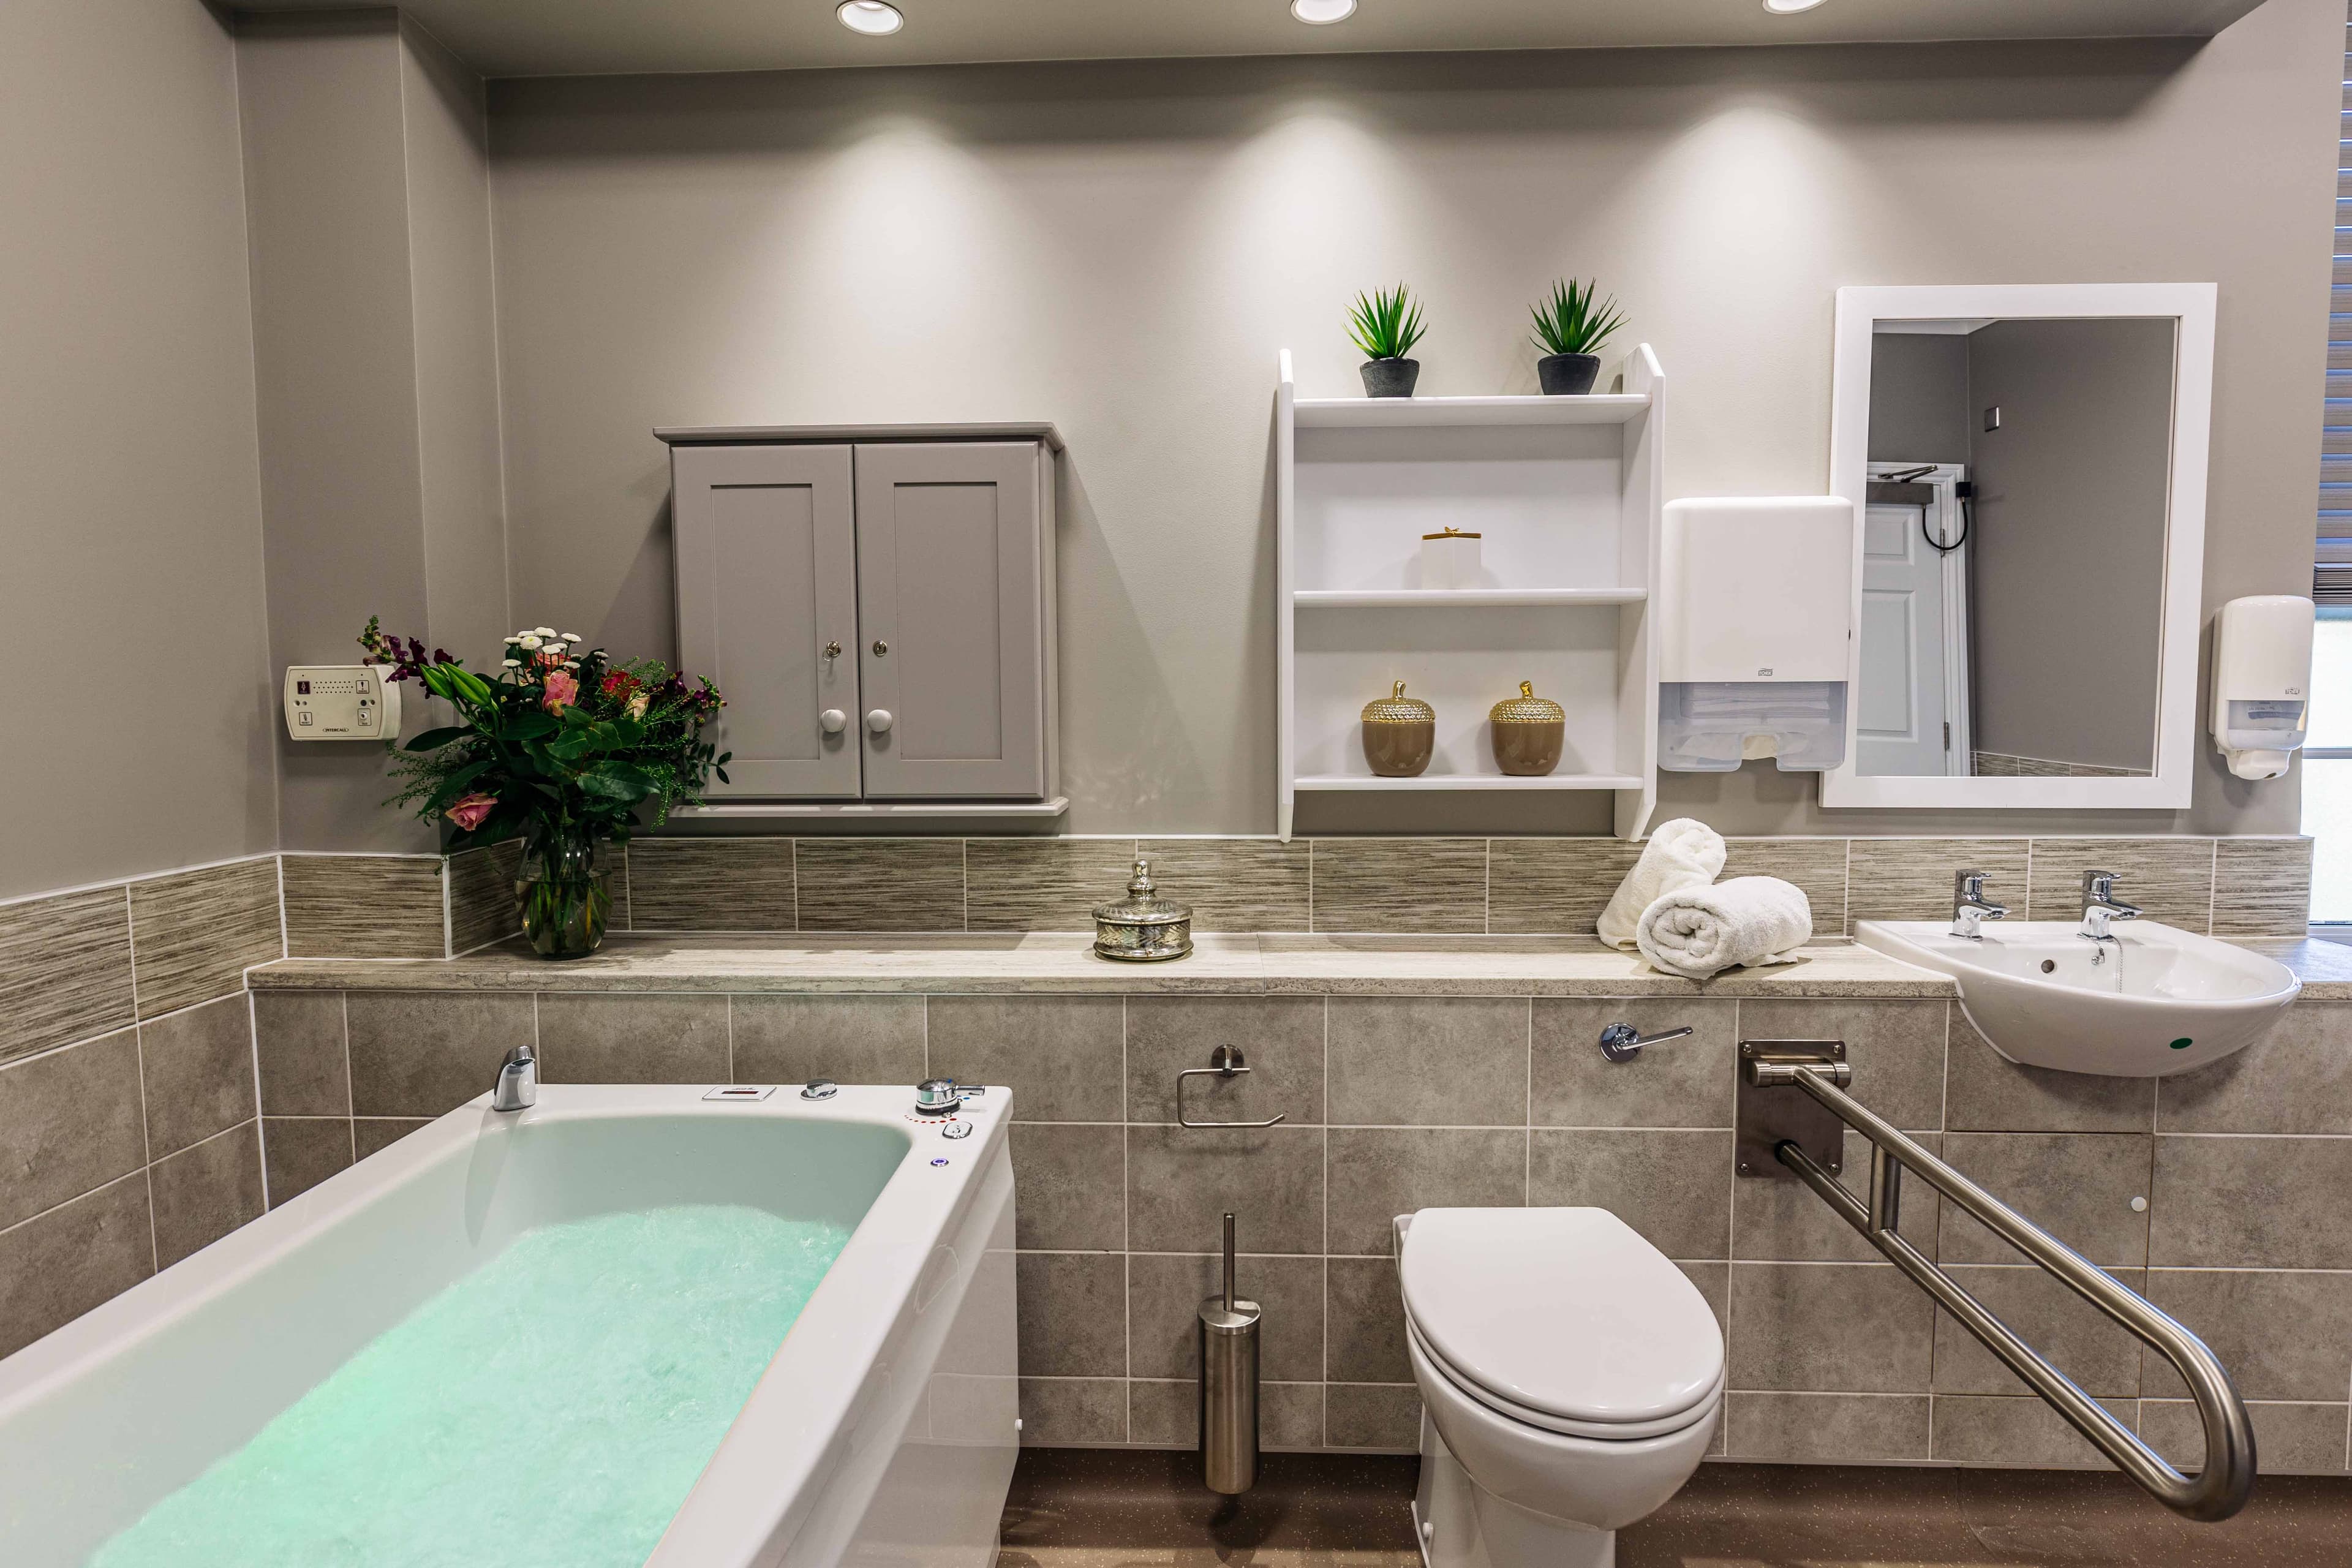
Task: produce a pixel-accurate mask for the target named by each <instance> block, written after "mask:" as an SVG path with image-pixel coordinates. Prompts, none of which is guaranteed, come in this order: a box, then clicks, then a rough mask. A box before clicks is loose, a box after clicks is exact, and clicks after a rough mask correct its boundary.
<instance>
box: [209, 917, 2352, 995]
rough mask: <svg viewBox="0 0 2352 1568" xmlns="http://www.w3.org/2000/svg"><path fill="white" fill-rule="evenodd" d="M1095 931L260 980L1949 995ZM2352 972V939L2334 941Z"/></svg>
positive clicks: (304, 971)
mask: <svg viewBox="0 0 2352 1568" xmlns="http://www.w3.org/2000/svg"><path fill="white" fill-rule="evenodd" d="M1091 949H1092V939H1091V937H1090V936H1089V935H1088V934H1085V933H1079V932H1073V931H1036V932H1030V933H1027V934H1024V935H1013V934H1008V935H1003V936H986V935H969V934H966V935H953V936H875V935H866V936H792V935H742V936H719V935H710V936H703V935H682V936H643V935H637V934H634V933H626V934H615V935H614V936H612V937H610V938H608V939H607V940H606V942H605V943H604V950H603V951H602V952H598V953H596V954H595V955H593V957H589V958H583V959H572V960H570V961H567V962H564V963H551V962H548V961H546V960H543V959H539V958H535V957H533V956H532V955H531V953H530V950H529V949H528V948H526V947H524V946H523V945H522V944H521V942H520V941H515V942H505V943H501V944H499V946H497V947H492V948H486V949H483V950H481V951H479V952H472V953H468V954H467V955H465V956H464V957H461V958H455V959H329V958H295V959H281V960H279V961H278V962H277V963H267V964H263V965H261V966H260V967H258V968H256V969H253V970H250V971H248V972H247V973H248V977H249V979H250V981H251V983H252V984H253V986H254V988H255V989H257V990H265V991H300V990H321V991H549V992H555V991H636V992H648V991H667V992H678V991H698V992H711V991H727V992H756V991H783V992H825V991H830V992H913V993H921V992H960V993H972V992H1045V993H1071V992H1080V993H1083V992H1096V993H1129V994H1137V993H1145V992H1156V993H1162V994H1169V993H1174V994H1181V993H1186V992H1192V993H1202V994H1307V995H1324V994H1381V993H1388V994H1399V995H1414V996H1432V995H1439V996H1528V995H1535V996H1787V997H1840V996H1880V997H1947V996H1951V995H1954V994H1956V993H1955V991H1954V989H1953V987H1952V984H1951V982H1950V981H1948V980H1947V979H1945V978H1944V977H1943V976H1942V975H1940V974H1934V973H1929V972H1927V970H1924V969H1915V968H1913V967H1912V966H1911V965H1909V964H1906V963H1899V962H1897V961H1896V960H1894V959H1891V958H1887V957H1885V956H1884V955H1882V954H1880V953H1876V952H1872V951H1870V950H1869V949H1868V948H1864V947H1858V946H1856V945H1854V944H1853V943H1852V942H1842V941H1826V942H1817V943H1814V944H1812V945H1810V946H1807V947H1806V948H1804V949H1803V950H1802V956H1801V958H1800V960H1799V961H1798V962H1797V963H1785V964H1774V965H1770V966H1769V967H1765V968H1760V969H1735V970H1731V971H1729V972H1727V973H1723V974H1719V975H1717V976H1716V977H1715V978H1714V979H1713V980H1709V981H1706V982H1704V983H1700V982H1694V981H1689V980H1682V979H1677V978H1676V977H1675V976H1673V975H1670V974H1662V973H1658V972H1657V971H1655V970H1654V969H1652V968H1651V967H1650V966H1649V965H1648V964H1647V963H1643V960H1642V959H1641V958H1640V956H1639V955H1637V954H1634V953H1627V952H1615V951H1612V949H1609V948H1606V947H1603V946H1602V945H1601V943H1600V942H1598V941H1596V940H1594V939H1593V938H1591V937H1576V936H1559V937H1512V936H1496V937H1486V936H1454V937H1448V936H1275V935H1268V936H1202V937H1200V938H1198V939H1197V945H1196V949H1195V951H1194V952H1193V953H1192V956H1191V957H1190V958H1185V959H1180V960H1177V961H1175V962H1173V963H1113V962H1111V961H1108V960H1106V959H1100V958H1097V957H1096V956H1095V955H1094V953H1093V952H1092V950H1091ZM2343 951H2344V952H2345V953H2346V957H2347V963H2346V964H2345V973H2346V974H2347V982H2352V950H2343Z"/></svg>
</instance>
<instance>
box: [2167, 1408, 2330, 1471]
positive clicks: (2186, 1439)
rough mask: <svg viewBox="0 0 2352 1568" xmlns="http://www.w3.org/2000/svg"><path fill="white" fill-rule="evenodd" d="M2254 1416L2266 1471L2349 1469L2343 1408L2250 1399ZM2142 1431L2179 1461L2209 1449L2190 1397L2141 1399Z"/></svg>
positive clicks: (2257, 1451) (2258, 1448) (2256, 1439)
mask: <svg viewBox="0 0 2352 1568" xmlns="http://www.w3.org/2000/svg"><path fill="white" fill-rule="evenodd" d="M2246 1414H2247V1415H2250V1416H2252V1418H2253V1423H2254V1452H2255V1454H2256V1455H2257V1456H2258V1457H2259V1458H2260V1460H2261V1463H2262V1472H2263V1474H2264V1475H2266V1476H2312V1475H2337V1474H2340V1473H2342V1471H2343V1470H2344V1468H2345V1453H2344V1436H2345V1409H2344V1406H2343V1405H2341V1404H2336V1405H2274V1404H2257V1403H2256V1402H2255V1401H2253V1400H2251V1399H2250V1400H2248V1401H2246ZM2139 1435H2140V1436H2141V1438H2142V1439H2143V1440H2144V1441H2145V1442H2146V1443H2147V1446H2148V1447H2151V1448H2154V1449H2155V1450H2156V1451H2157V1452H2158V1453H2159V1454H2162V1455H2165V1456H2166V1457H2168V1458H2170V1459H2171V1460H2172V1461H2173V1463H2174V1464H2176V1465H2186V1464H2193V1463H2195V1459H2194V1456H2196V1455H2199V1454H2202V1453H2203V1452H2204V1451H2205V1428H2204V1425H2203V1422H2202V1419H2201V1418H2200V1416H2199V1415H2198V1413H2197V1406H2196V1405H2193V1404H2190V1403H2189V1401H2188V1400H2185V1399H2182V1400H2168V1399H2143V1400H2141V1401H2140V1402H2139Z"/></svg>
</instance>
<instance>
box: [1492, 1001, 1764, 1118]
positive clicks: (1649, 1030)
mask: <svg viewBox="0 0 2352 1568" xmlns="http://www.w3.org/2000/svg"><path fill="white" fill-rule="evenodd" d="M1615 1023H1626V1024H1631V1025H1633V1027H1635V1028H1636V1029H1639V1030H1641V1031H1642V1032H1643V1034H1645V1035H1646V1034H1654V1033H1656V1032H1658V1031H1660V1030H1664V1029H1672V1028H1679V1027H1681V1026H1684V1025H1688V1026H1691V1027H1692V1028H1693V1029H1695V1030H1696V1031H1697V1032H1696V1034H1693V1035H1689V1036H1685V1037H1683V1038H1682V1039H1679V1040H1669V1041H1667V1042H1666V1043H1664V1045H1661V1046H1658V1047H1655V1048H1654V1049H1645V1050H1643V1052H1642V1054H1641V1055H1640V1056H1638V1057H1635V1058H1633V1060H1632V1061H1630V1062H1612V1061H1611V1060H1610V1059H1609V1058H1606V1057H1604V1056H1602V1055H1601V1030H1602V1029H1604V1028H1606V1027H1607V1026H1609V1025H1611V1024H1615ZM1532 1033H1533V1036H1534V1047H1535V1048H1534V1068H1533V1077H1534V1086H1533V1100H1532V1103H1533V1105H1534V1111H1535V1115H1534V1120H1535V1122H1536V1124H1537V1125H1538V1126H1539V1127H1544V1126H1549V1127H1728V1126H1730V1125H1731V1113H1732V1094H1733V1091H1734V1089H1736V1088H1737V1086H1738V1078H1737V1073H1738V1060H1739V1054H1738V1004H1736V1003H1732V1002H1706V1001H1693V1000H1690V999H1688V998H1685V997H1679V996H1677V997H1653V998H1646V999H1636V1000H1627V1001H1589V1000H1586V999H1585V998H1583V997H1575V996H1538V997H1537V998H1536V999H1535V1005H1534V1016H1533V1019H1532Z"/></svg>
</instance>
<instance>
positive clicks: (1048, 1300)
mask: <svg viewBox="0 0 2352 1568" xmlns="http://www.w3.org/2000/svg"><path fill="white" fill-rule="evenodd" d="M1015 1272H1016V1274H1017V1276H1018V1279H1017V1283H1016V1289H1018V1290H1019V1291H1020V1296H1019V1300H1020V1303H1021V1313H1020V1317H1021V1321H1020V1346H1021V1370H1022V1371H1023V1372H1024V1373H1031V1374H1033V1375H1034V1376H1037V1377H1123V1376H1125V1375H1126V1373H1127V1259H1126V1258H1122V1257H1120V1256H1119V1255H1118V1253H1116V1252H1024V1253H1022V1254H1020V1256H1019V1257H1018V1258H1016V1259H1015Z"/></svg>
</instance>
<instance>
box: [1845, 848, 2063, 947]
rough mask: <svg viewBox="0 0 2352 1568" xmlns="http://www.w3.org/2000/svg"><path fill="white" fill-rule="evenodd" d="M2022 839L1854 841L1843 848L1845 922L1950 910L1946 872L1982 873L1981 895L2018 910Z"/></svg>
mask: <svg viewBox="0 0 2352 1568" xmlns="http://www.w3.org/2000/svg"><path fill="white" fill-rule="evenodd" d="M2028 842H2029V841H2028V840H2026V839H2023V838H1856V839H1853V840H1852V841H1851V842H1850V843H1849V844H1848V846H1847V848H1846V919H1847V923H1848V925H1849V926H1851V925H1852V924H1853V921H1932V920H1943V919H1948V918H1949V917H1950V915H1951V912H1952V874H1953V873H1954V872H1955V871H1982V872H1983V873H1984V874H1985V897H1987V898H1989V899H1990V900H1992V901H1993V902H1994V903H1997V904H2007V905H2008V906H2009V907H2010V908H2011V909H2013V910H2022V909H2024V907H2025V899H2026V861H2027V858H2028V849H2027V845H2028Z"/></svg>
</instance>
